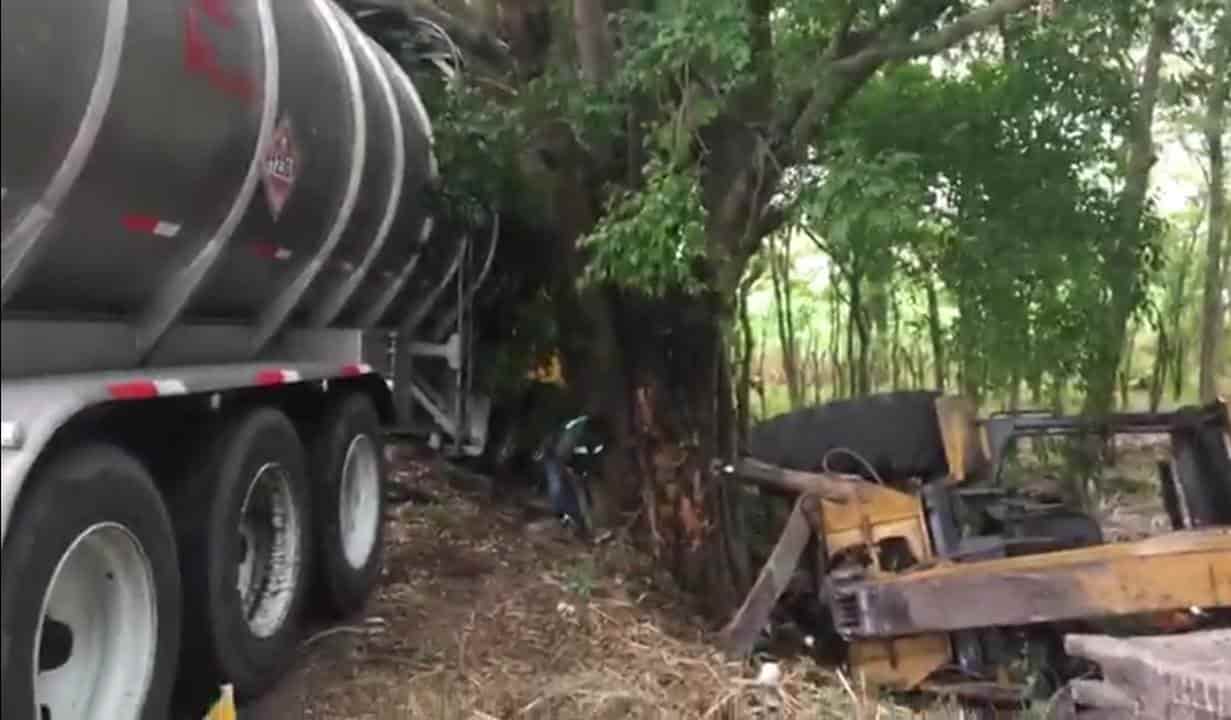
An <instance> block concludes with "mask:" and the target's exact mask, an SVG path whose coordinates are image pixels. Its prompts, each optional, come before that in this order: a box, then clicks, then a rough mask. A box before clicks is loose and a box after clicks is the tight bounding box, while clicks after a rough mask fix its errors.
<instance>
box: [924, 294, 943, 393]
mask: <svg viewBox="0 0 1231 720" xmlns="http://www.w3.org/2000/svg"><path fill="white" fill-rule="evenodd" d="M924 290H926V292H927V300H928V334H929V335H930V336H931V340H932V373H933V380H934V382H935V383H936V390H939V391H940V392H944V391H945V346H944V337H943V331H942V330H941V326H940V300H939V299H938V298H937V297H936V285H935V284H934V283H933V282H932V279H931V278H928V279H927V282H926V284H925V286H924Z"/></svg>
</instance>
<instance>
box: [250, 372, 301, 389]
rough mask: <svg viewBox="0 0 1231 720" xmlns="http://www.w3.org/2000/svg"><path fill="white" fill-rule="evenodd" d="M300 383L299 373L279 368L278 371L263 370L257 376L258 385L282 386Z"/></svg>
mask: <svg viewBox="0 0 1231 720" xmlns="http://www.w3.org/2000/svg"><path fill="white" fill-rule="evenodd" d="M293 382H299V373H298V372H297V371H295V370H287V369H285V368H279V369H277V370H261V371H260V372H258V373H257V374H256V384H257V385H282V384H283V383H293Z"/></svg>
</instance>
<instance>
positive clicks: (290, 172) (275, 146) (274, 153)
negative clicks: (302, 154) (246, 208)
mask: <svg viewBox="0 0 1231 720" xmlns="http://www.w3.org/2000/svg"><path fill="white" fill-rule="evenodd" d="M298 174H299V147H298V145H296V144H295V134H294V132H292V130H291V119H290V117H288V116H286V115H283V116H282V119H281V120H279V121H278V125H277V127H275V128H274V136H273V141H272V142H270V143H269V152H268V153H266V154H265V167H264V170H263V173H262V175H263V177H262V180H263V182H264V185H265V200H266V201H267V202H268V203H269V212H270V214H272V215H273V217H274V220H277V219H278V216H279V215H281V214H282V208H283V207H284V206H285V205H286V201H287V198H289V197H290V196H291V190H293V189H294V187H295V178H296V177H298Z"/></svg>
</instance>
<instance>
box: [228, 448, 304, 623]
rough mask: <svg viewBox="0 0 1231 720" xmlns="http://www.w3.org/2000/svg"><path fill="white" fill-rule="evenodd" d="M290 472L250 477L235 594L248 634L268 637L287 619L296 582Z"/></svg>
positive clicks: (273, 466)
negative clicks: (236, 592)
mask: <svg viewBox="0 0 1231 720" xmlns="http://www.w3.org/2000/svg"><path fill="white" fill-rule="evenodd" d="M292 497H293V496H292V494H291V477H290V472H289V471H288V470H287V469H286V468H284V467H283V466H282V465H280V464H278V463H266V464H265V465H262V466H261V467H260V469H258V470H257V471H256V473H255V474H254V475H253V477H252V482H251V483H250V484H249V485H248V492H247V494H246V495H245V497H244V504H243V507H242V510H241V511H240V521H239V536H240V542H239V560H238V563H237V569H236V570H237V571H236V582H235V585H236V589H237V590H238V591H239V598H240V607H241V608H242V610H243V613H244V620H245V621H246V622H247V623H248V628H249V630H251V631H252V634H254V635H256V636H257V637H261V638H266V637H270V636H271V635H273V634H274V633H276V632H278V630H279V629H280V628H281V627H282V625H283V623H285V622H286V619H287V616H288V615H290V612H291V605H292V604H293V600H294V598H295V590H296V585H297V584H298V582H299V578H298V573H299V565H300V563H301V562H302V553H303V549H302V548H301V547H300V540H299V535H300V533H299V527H300V518H299V514H298V511H297V509H296V507H295V503H294V500H293V499H292Z"/></svg>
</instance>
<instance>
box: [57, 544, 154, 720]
mask: <svg viewBox="0 0 1231 720" xmlns="http://www.w3.org/2000/svg"><path fill="white" fill-rule="evenodd" d="M39 618H40V619H39V627H38V630H37V631H36V632H35V635H34V651H35V652H34V658H33V662H34V703H35V707H34V710H35V713H34V715H33V717H35V718H40V719H41V720H68V719H69V718H73V719H78V718H80V719H83V720H104V719H105V720H117V719H119V718H136V717H138V716H139V715H140V713H141V710H142V708H143V707H144V705H145V699H146V695H147V694H148V693H149V689H150V683H151V680H152V678H153V675H154V662H155V657H156V654H157V651H158V606H157V592H156V590H155V588H154V571H153V568H152V567H151V566H150V561H149V558H148V557H147V556H146V553H145V550H144V548H142V546H141V543H140V541H138V540H137V538H136V536H134V535H133V534H132V533H131V532H130V531H129V530H128V529H127V528H125V527H124V526H122V525H120V524H118V523H112V522H107V523H98V524H95V525H92V526H90V527H88V528H86V529H85V530H84V531H82V532H81V534H80V535H78V536H77V537H76V539H74V540H73V542H72V543H71V544H70V545H69V547H68V549H67V550H66V551H65V553H64V555H63V556H61V558H60V562H59V563H58V564H57V565H56V569H55V571H54V572H53V573H52V575H51V582H50V583H48V585H47V590H46V591H45V592H44V594H43V602H42V612H41V613H40V614H39Z"/></svg>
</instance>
